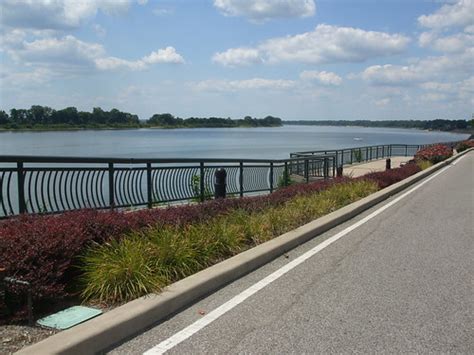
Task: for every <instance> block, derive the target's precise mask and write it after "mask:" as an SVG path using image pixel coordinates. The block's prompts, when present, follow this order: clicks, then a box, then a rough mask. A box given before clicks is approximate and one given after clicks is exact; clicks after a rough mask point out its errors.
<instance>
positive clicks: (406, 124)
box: [283, 119, 474, 131]
mask: <svg viewBox="0 0 474 355" xmlns="http://www.w3.org/2000/svg"><path fill="white" fill-rule="evenodd" d="M283 123H284V124H286V125H310V126H359V127H385V128H417V129H425V130H438V131H453V130H464V129H469V128H471V129H472V128H474V120H470V121H466V120H444V119H436V120H427V121H422V120H388V121H369V120H356V121H349V120H339V121H332V120H325V121H305V120H299V121H283Z"/></svg>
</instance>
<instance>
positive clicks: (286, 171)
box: [283, 161, 290, 186]
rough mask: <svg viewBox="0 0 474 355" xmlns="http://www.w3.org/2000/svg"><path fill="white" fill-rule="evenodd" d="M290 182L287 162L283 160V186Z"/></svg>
mask: <svg viewBox="0 0 474 355" xmlns="http://www.w3.org/2000/svg"><path fill="white" fill-rule="evenodd" d="M289 182H290V175H289V172H288V162H287V161H285V170H284V171H283V186H288V183H289Z"/></svg>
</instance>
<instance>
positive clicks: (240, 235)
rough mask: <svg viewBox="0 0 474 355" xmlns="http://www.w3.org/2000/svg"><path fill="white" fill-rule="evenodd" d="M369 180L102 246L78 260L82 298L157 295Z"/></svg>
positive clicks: (361, 192)
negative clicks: (164, 288) (275, 204)
mask: <svg viewBox="0 0 474 355" xmlns="http://www.w3.org/2000/svg"><path fill="white" fill-rule="evenodd" d="M377 189H378V188H377V185H376V184H375V183H374V182H369V181H356V182H349V183H346V184H337V185H334V186H332V187H330V188H329V189H327V190H324V191H322V192H319V193H314V194H312V195H305V196H298V197H295V198H294V199H292V200H290V201H288V202H287V203H285V204H284V205H282V206H279V207H272V208H267V209H265V210H263V211H261V212H253V213H252V212H246V211H243V210H234V211H231V212H230V213H228V214H226V215H224V216H220V217H216V218H214V219H211V220H210V221H208V222H205V223H197V224H192V225H188V226H185V227H182V228H174V227H150V228H149V229H147V230H145V231H142V232H139V233H132V234H129V235H126V236H124V237H123V238H121V239H120V240H113V241H111V242H109V243H106V244H103V245H93V246H92V247H90V248H89V249H88V250H87V251H86V253H85V255H84V256H83V258H82V260H81V261H82V265H84V266H83V267H82V271H83V276H82V280H81V281H82V282H81V283H82V285H84V288H83V292H82V297H83V298H84V299H93V300H97V301H100V302H105V303H117V302H124V301H129V300H131V299H134V298H137V297H140V296H142V295H145V294H148V293H151V292H158V291H159V290H160V289H161V288H162V287H163V286H165V285H167V284H170V283H172V282H175V281H177V280H180V279H182V278H184V277H186V276H189V275H191V274H194V273H196V272H198V271H199V270H202V269H204V268H206V267H208V266H210V265H213V264H216V263H218V262H219V261H222V260H224V259H226V258H229V257H230V256H232V255H236V254H238V253H240V252H242V251H243V250H246V249H249V248H251V247H253V246H255V245H258V244H261V243H264V242H266V241H268V240H270V239H272V238H274V237H277V236H279V235H281V234H283V233H285V232H288V231H290V230H292V229H294V228H296V227H299V226H301V225H303V224H305V223H308V222H310V221H312V220H314V219H316V218H318V217H321V216H323V215H326V214H328V213H330V212H333V211H335V210H336V209H338V208H341V207H343V206H345V205H347V204H349V203H351V202H354V201H356V200H358V199H360V198H362V197H365V196H368V195H370V194H371V193H373V192H375V191H377Z"/></svg>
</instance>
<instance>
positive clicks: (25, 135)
mask: <svg viewBox="0 0 474 355" xmlns="http://www.w3.org/2000/svg"><path fill="white" fill-rule="evenodd" d="M467 137H468V135H462V134H454V133H448V132H427V131H421V130H414V129H395V128H363V127H329V126H283V127H272V128H195V129H134V130H83V131H46V132H32V131H21V132H0V155H49V156H88V157H130V158H131V157H133V158H201V157H202V158H265V159H267V158H268V159H271V158H275V159H279V158H287V157H288V156H289V153H291V152H295V151H305V150H324V149H336V148H346V147H347V148H349V147H358V146H366V145H377V144H397V143H399V144H426V143H434V142H442V141H454V140H461V139H465V138H467Z"/></svg>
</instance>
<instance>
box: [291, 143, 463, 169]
mask: <svg viewBox="0 0 474 355" xmlns="http://www.w3.org/2000/svg"><path fill="white" fill-rule="evenodd" d="M457 143H459V142H458V141H455V142H442V143H432V144H384V145H374V146H364V147H355V148H344V149H334V150H314V151H305V152H295V153H291V154H290V157H291V158H304V157H308V156H311V157H314V156H319V157H325V156H331V157H335V162H336V167H340V166H344V165H348V164H355V163H364V162H368V161H371V160H377V159H383V158H390V157H395V156H413V155H415V154H416V152H417V151H418V150H420V149H422V148H425V147H429V146H432V145H436V144H444V145H447V146H449V147H451V148H453V147H454V146H455V145H456V144H457Z"/></svg>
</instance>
